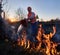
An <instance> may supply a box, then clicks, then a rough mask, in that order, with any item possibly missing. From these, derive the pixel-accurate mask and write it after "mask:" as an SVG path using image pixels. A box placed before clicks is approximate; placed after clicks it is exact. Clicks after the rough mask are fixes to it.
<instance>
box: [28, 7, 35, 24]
mask: <svg viewBox="0 0 60 55" xmlns="http://www.w3.org/2000/svg"><path fill="white" fill-rule="evenodd" d="M27 10H28V20H30V21H31V23H35V22H36V17H35V13H34V12H32V8H31V7H28V8H27Z"/></svg>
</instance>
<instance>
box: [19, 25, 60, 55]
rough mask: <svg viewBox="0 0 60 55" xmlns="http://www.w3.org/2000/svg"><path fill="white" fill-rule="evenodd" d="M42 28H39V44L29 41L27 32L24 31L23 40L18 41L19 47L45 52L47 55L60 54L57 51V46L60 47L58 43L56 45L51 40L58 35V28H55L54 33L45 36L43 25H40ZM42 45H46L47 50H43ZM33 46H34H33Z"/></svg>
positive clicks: (37, 37)
mask: <svg viewBox="0 0 60 55" xmlns="http://www.w3.org/2000/svg"><path fill="white" fill-rule="evenodd" d="M39 27H40V28H38V34H37V36H36V39H37V41H38V43H37V44H34V43H31V41H30V40H27V38H26V37H27V35H26V31H25V30H23V32H22V38H19V39H18V45H19V46H23V47H24V48H25V49H29V48H30V51H32V50H34V51H40V52H41V51H42V52H43V51H44V52H45V53H46V55H57V54H60V53H58V52H57V50H56V46H57V45H58V44H57V43H54V42H52V41H51V38H52V37H53V36H54V35H55V33H56V27H55V26H53V33H52V32H50V34H44V29H43V28H42V25H39ZM42 37H43V38H44V39H43V40H42ZM42 43H44V44H45V48H42ZM31 45H32V46H31Z"/></svg>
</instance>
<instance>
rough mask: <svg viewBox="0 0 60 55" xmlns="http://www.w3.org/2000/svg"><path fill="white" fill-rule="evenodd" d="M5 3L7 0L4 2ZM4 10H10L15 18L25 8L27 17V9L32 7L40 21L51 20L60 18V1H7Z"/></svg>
mask: <svg viewBox="0 0 60 55" xmlns="http://www.w3.org/2000/svg"><path fill="white" fill-rule="evenodd" d="M4 1H5V0H4ZM7 1H8V3H7V4H6V5H5V6H4V10H5V11H6V10H8V9H9V14H10V16H11V17H13V16H14V13H15V11H16V10H17V9H18V8H23V10H24V12H25V13H26V15H27V7H28V6H31V7H32V11H33V12H35V14H36V15H38V16H39V18H40V19H43V20H50V19H55V18H57V17H58V18H60V0H7Z"/></svg>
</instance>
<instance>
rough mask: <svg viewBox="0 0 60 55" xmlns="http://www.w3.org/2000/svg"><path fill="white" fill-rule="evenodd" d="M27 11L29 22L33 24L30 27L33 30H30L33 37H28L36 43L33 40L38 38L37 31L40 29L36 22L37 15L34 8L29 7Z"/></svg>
mask: <svg viewBox="0 0 60 55" xmlns="http://www.w3.org/2000/svg"><path fill="white" fill-rule="evenodd" d="M27 11H28V15H27V18H28V20H30V24H31V25H30V27H31V28H30V31H29V32H31V36H30V37H28V38H31V40H32V41H33V42H34V40H33V39H35V38H36V35H37V29H38V26H37V22H36V17H35V13H34V12H32V8H31V7H28V8H27ZM29 32H28V33H29Z"/></svg>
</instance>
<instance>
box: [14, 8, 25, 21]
mask: <svg viewBox="0 0 60 55" xmlns="http://www.w3.org/2000/svg"><path fill="white" fill-rule="evenodd" d="M25 16H26V15H25V13H24V10H23V9H22V8H18V9H17V10H16V12H15V18H17V19H18V20H21V19H24V18H25Z"/></svg>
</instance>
